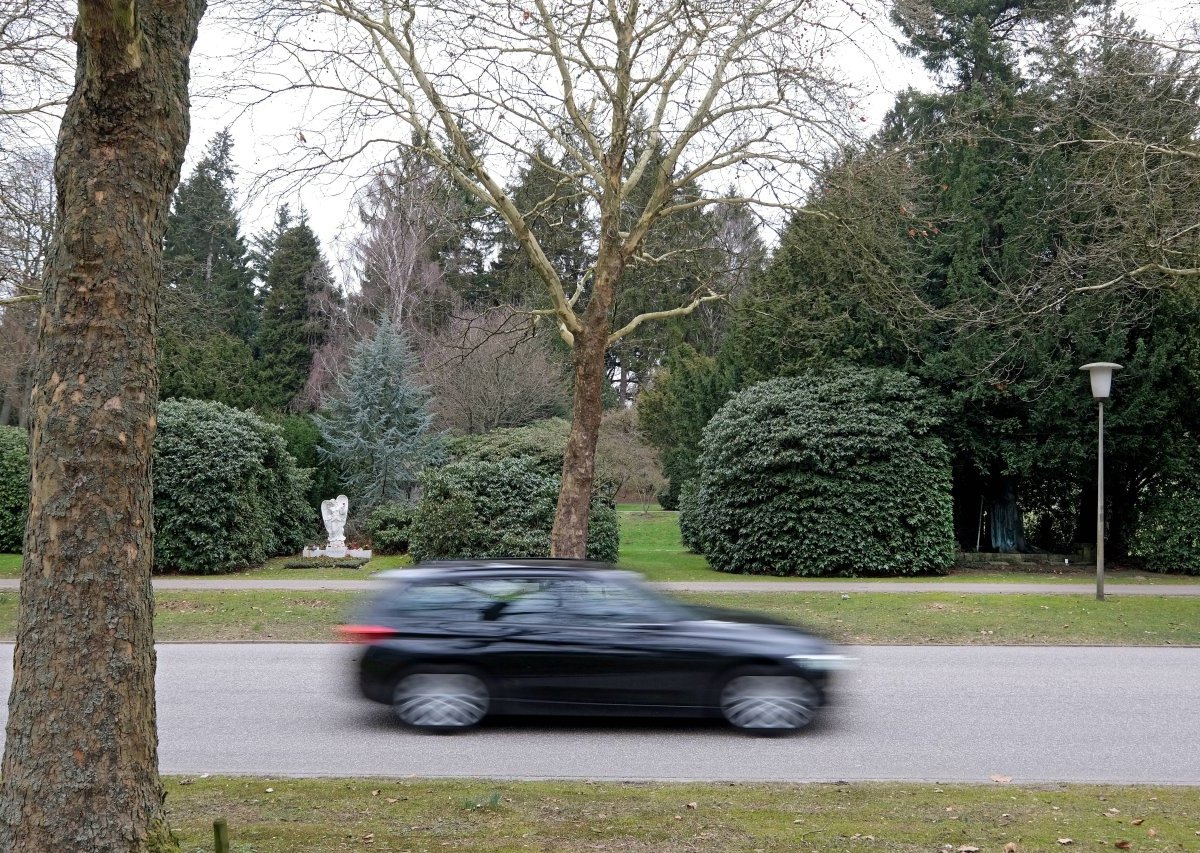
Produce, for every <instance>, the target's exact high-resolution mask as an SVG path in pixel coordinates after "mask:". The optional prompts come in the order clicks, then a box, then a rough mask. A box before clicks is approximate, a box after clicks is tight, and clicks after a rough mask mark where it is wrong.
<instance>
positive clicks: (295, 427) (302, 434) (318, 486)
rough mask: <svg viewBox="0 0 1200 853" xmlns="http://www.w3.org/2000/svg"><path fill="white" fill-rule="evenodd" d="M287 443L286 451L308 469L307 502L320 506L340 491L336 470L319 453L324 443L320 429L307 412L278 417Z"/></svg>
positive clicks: (317, 507) (314, 506)
mask: <svg viewBox="0 0 1200 853" xmlns="http://www.w3.org/2000/svg"><path fill="white" fill-rule="evenodd" d="M278 425H279V428H280V429H281V430H282V431H283V440H284V442H286V443H287V449H288V453H290V454H292V456H293V457H294V458H295V460H296V464H297V465H299V466H300V467H301V468H307V469H308V470H309V471H311V472H312V473H311V476H310V478H309V487H308V502H309V504H311V505H312V508H313V509H315V510H320V508H321V501H323V500H326V499H328V498H332V497H336V496H337V495H338V494H339V491H338V490H339V488H340V485H339V484H338V477H337V470H336V469H335V468H334V466H333V464H332V463H331V462H330V461H329V460H328V459H326V458H325V457H324V456H323V454H322V453H321V451H322V449H323V448H324V444H323V442H322V439H321V431H320V430H319V429H317V425H316V424H314V423H313V421H312V418H311V417H310V416H308V415H286V416H284V417H282V418H280V419H279V420H278Z"/></svg>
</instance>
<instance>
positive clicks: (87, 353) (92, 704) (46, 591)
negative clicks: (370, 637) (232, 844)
mask: <svg viewBox="0 0 1200 853" xmlns="http://www.w3.org/2000/svg"><path fill="white" fill-rule="evenodd" d="M203 10H204V4H203V1H202V0H138V2H134V0H80V2H79V18H78V21H77V22H76V25H75V30H74V37H75V40H76V43H77V45H78V69H79V71H78V74H77V76H76V80H75V90H74V94H73V95H72V96H71V98H70V101H69V103H68V104H67V107H66V110H65V113H64V117H63V121H62V127H61V130H60V132H59V137H58V139H59V146H58V154H57V159H56V162H55V177H56V183H57V187H58V196H57V200H58V206H57V217H56V222H55V229H54V237H53V242H52V246H51V250H50V255H49V260H48V262H47V264H46V270H45V275H44V280H45V288H44V299H43V304H42V312H41V318H40V320H39V325H38V333H39V334H38V354H37V356H36V359H35V364H34V387H33V399H32V410H33V419H32V420H33V431H32V443H31V452H30V462H31V466H32V480H31V487H30V508H29V520H28V524H27V528H26V532H25V546H24V563H23V566H22V573H21V604H20V613H19V616H18V619H17V629H16V651H15V653H14V661H13V686H12V692H11V694H10V697H9V705H8V726H7V730H6V740H5V744H4V759H3V766H2V767H0V777H2V780H0V850H4V851H11V853H44V851H48V850H94V851H142V850H151V849H153V850H164V849H171V848H172V847H175V846H176V845H175V842H174V840H173V839H172V838H171V836H170V833H169V832H168V830H167V826H166V819H165V816H164V811H163V798H164V796H165V793H164V791H163V788H162V784H161V782H160V780H159V777H158V756H157V748H158V733H157V731H156V725H155V702H154V664H155V657H154V637H153V625H152V618H151V617H152V613H153V599H152V593H151V587H150V564H151V558H152V554H153V542H152V536H151V530H152V519H151V505H152V497H153V490H152V488H151V484H150V458H151V446H152V442H153V439H154V424H155V409H156V402H157V400H156V398H157V392H158V380H157V375H156V372H155V346H154V334H153V331H154V321H155V306H156V302H157V293H158V286H159V280H160V278H161V274H162V248H161V247H162V241H163V234H164V231H165V229H166V221H167V211H168V206H169V203H170V198H171V193H172V191H173V190H174V188H175V186H176V184H177V183H178V181H179V170H180V166H181V164H182V162H183V154H184V149H185V147H186V145H187V137H188V91H187V83H188V57H189V55H190V52H191V47H192V44H193V43H194V41H195V38H196V28H197V25H198V23H199V20H200V16H201V14H202V12H203Z"/></svg>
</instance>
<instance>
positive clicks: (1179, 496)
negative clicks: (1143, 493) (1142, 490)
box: [1129, 483, 1200, 575]
mask: <svg viewBox="0 0 1200 853" xmlns="http://www.w3.org/2000/svg"><path fill="white" fill-rule="evenodd" d="M1129 551H1130V553H1131V554H1132V555H1133V556H1135V557H1140V558H1141V559H1142V561H1143V562H1144V563H1145V566H1146V568H1147V569H1149V570H1150V571H1152V572H1181V573H1183V574H1188V575H1198V574H1200V489H1198V488H1197V487H1196V486H1194V485H1191V484H1190V483H1189V484H1182V483H1173V484H1170V485H1168V486H1166V487H1163V488H1159V489H1156V490H1155V491H1153V492H1152V493H1151V494H1150V495H1149V496H1148V497H1147V499H1146V502H1145V505H1144V506H1142V507H1141V508H1140V511H1139V513H1138V520H1137V528H1136V529H1135V530H1134V534H1133V541H1132V542H1131V543H1130V548H1129Z"/></svg>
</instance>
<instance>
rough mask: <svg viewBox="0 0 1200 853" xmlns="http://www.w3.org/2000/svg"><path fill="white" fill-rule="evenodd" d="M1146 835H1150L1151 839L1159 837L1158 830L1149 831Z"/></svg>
mask: <svg viewBox="0 0 1200 853" xmlns="http://www.w3.org/2000/svg"><path fill="white" fill-rule="evenodd" d="M1146 834H1147V835H1149V836H1150V837H1151V838H1154V837H1155V836H1156V835H1158V830H1157V829H1147V830H1146Z"/></svg>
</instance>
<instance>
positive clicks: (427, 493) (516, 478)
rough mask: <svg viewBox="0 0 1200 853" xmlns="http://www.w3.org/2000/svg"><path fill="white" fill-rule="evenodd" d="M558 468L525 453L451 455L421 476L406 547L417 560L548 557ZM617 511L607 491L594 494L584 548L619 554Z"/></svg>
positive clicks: (606, 556) (608, 557) (592, 553)
mask: <svg viewBox="0 0 1200 853" xmlns="http://www.w3.org/2000/svg"><path fill="white" fill-rule="evenodd" d="M560 482H561V480H560V477H559V475H558V474H550V473H547V472H546V471H545V470H543V469H542V468H541V467H539V465H538V463H537V462H536V461H535V460H533V459H529V458H524V457H519V458H512V459H504V460H501V461H496V462H490V461H482V460H475V459H466V460H460V461H458V462H452V463H450V464H449V465H446V466H444V467H442V468H438V469H430V470H427V471H426V472H425V473H424V474H423V475H422V476H421V485H422V490H423V494H422V497H421V501H420V503H419V504H418V505H417V509H416V513H415V516H414V518H413V531H412V539H411V542H410V547H409V550H410V552H411V553H412V555H413V557H414V558H415V559H417V560H418V561H420V560H431V559H449V558H468V559H486V558H498V557H549V556H550V530H551V528H552V527H553V525H554V511H555V507H556V505H557V503H558V490H559V485H560ZM617 545H618V533H617V513H616V508H615V506H614V504H613V503H612V500H611V496H610V495H597V496H595V497H593V499H592V508H591V513H590V515H589V520H588V547H587V555H588V558H589V559H592V560H604V561H609V562H612V561H615V560H616V559H617Z"/></svg>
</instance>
